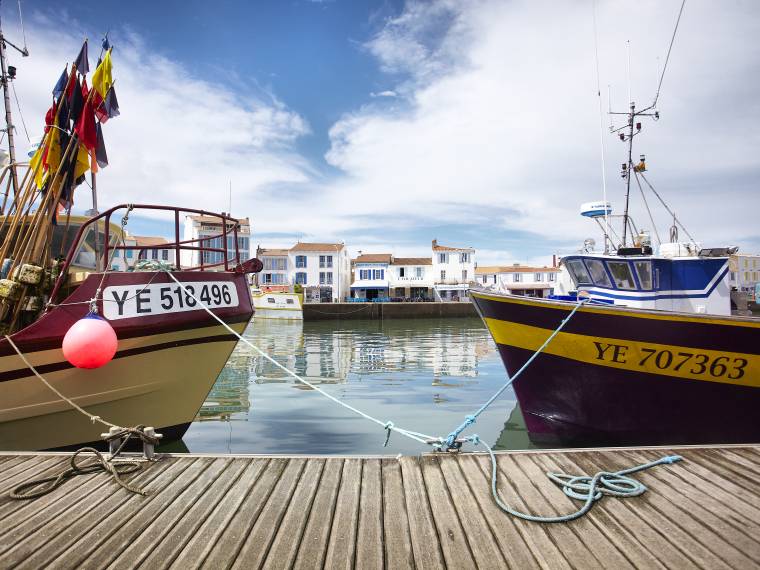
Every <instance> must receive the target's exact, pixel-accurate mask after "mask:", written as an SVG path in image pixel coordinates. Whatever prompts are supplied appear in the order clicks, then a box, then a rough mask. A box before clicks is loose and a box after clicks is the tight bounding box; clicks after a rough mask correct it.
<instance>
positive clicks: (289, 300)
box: [285, 299, 293, 305]
mask: <svg viewBox="0 0 760 570" xmlns="http://www.w3.org/2000/svg"><path fill="white" fill-rule="evenodd" d="M285 303H287V304H288V305H292V304H293V299H285Z"/></svg>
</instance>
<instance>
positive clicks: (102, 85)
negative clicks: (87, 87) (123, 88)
mask: <svg viewBox="0 0 760 570" xmlns="http://www.w3.org/2000/svg"><path fill="white" fill-rule="evenodd" d="M112 84H113V79H112V78H111V50H110V49H109V50H108V51H107V52H106V54H105V55H104V56H103V61H101V62H100V65H99V66H98V68H97V69H96V70H95V73H93V74H92V87H93V89H95V91H97V92H98V93H99V94H100V96H101V97H102V98H103V100H105V98H106V93H108V90H109V89H110V88H111V85H112Z"/></svg>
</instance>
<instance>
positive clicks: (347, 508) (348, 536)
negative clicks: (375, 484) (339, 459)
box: [325, 459, 363, 569]
mask: <svg viewBox="0 0 760 570" xmlns="http://www.w3.org/2000/svg"><path fill="white" fill-rule="evenodd" d="M362 463H363V461H362V460H361V459H346V460H345V461H344V463H343V476H342V477H341V481H340V490H339V491H338V498H337V503H336V505H335V511H334V513H333V519H332V528H331V530H330V538H329V542H328V546H327V553H326V556H325V568H330V569H333V568H354V566H355V560H356V526H357V522H358V520H359V497H360V492H361V484H360V481H361V477H362V467H363V465H362Z"/></svg>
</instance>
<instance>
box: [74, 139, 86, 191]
mask: <svg viewBox="0 0 760 570" xmlns="http://www.w3.org/2000/svg"><path fill="white" fill-rule="evenodd" d="M88 170H90V153H89V151H88V150H87V148H86V147H85V146H84V145H83V144H81V143H80V144H79V148H78V149H77V161H76V166H75V167H74V181H75V182H76V184H77V185H79V184H81V183H82V182H84V180H83V177H84V175H85V174H86V173H87V171H88Z"/></svg>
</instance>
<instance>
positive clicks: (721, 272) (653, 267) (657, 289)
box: [553, 248, 731, 315]
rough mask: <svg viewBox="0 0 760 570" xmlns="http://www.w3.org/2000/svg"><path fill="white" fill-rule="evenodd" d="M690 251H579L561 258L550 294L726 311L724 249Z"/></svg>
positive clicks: (718, 312) (642, 305)
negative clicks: (666, 253)
mask: <svg viewBox="0 0 760 570" xmlns="http://www.w3.org/2000/svg"><path fill="white" fill-rule="evenodd" d="M725 249H726V248H716V249H709V250H704V249H703V250H700V251H699V252H698V253H697V254H696V255H691V256H684V257H668V256H664V255H616V254H612V255H610V254H602V253H583V254H577V255H568V256H566V257H564V258H562V259H561V261H560V265H561V267H562V268H563V269H564V271H562V273H561V277H560V280H559V282H558V287H557V294H556V295H554V296H553V298H558V299H566V300H570V299H576V298H577V297H578V295H579V294H581V295H588V296H590V297H591V299H592V300H593V301H594V302H598V303H605V304H614V305H624V306H628V307H634V308H640V309H657V310H662V311H678V312H686V313H709V314H715V315H730V314H731V302H730V287H729V283H728V252H727V251H724V250H725Z"/></svg>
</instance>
